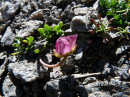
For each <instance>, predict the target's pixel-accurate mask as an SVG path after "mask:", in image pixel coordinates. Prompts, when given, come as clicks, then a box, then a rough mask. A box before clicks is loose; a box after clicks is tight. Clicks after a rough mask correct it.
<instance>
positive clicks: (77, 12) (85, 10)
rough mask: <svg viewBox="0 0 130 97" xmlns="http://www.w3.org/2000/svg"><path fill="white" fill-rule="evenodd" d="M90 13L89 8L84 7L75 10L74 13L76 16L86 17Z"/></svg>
mask: <svg viewBox="0 0 130 97" xmlns="http://www.w3.org/2000/svg"><path fill="white" fill-rule="evenodd" d="M88 11H89V8H88V7H82V8H75V9H74V13H75V15H86V14H87V13H88Z"/></svg>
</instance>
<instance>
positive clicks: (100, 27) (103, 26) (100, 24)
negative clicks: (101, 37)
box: [89, 14, 115, 34]
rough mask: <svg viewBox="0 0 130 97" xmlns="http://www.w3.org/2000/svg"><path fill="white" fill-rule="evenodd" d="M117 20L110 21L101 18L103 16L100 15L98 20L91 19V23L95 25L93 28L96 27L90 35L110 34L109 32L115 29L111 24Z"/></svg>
mask: <svg viewBox="0 0 130 97" xmlns="http://www.w3.org/2000/svg"><path fill="white" fill-rule="evenodd" d="M114 20H115V19H114V18H112V19H110V20H108V18H106V17H105V18H101V14H99V16H98V19H96V20H94V19H92V18H90V21H91V22H92V23H93V26H95V30H89V32H90V33H92V32H93V33H103V34H105V33H108V32H109V31H111V30H113V28H112V27H111V26H110V24H111V23H112V22H113V21H114Z"/></svg>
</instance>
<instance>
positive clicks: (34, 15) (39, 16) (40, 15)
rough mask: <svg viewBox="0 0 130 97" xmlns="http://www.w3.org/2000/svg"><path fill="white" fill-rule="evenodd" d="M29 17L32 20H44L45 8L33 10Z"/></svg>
mask: <svg viewBox="0 0 130 97" xmlns="http://www.w3.org/2000/svg"><path fill="white" fill-rule="evenodd" d="M29 18H30V19H32V20H41V21H43V20H44V15H43V9H39V10H37V11H35V12H33V13H32V14H31V15H30V17H29Z"/></svg>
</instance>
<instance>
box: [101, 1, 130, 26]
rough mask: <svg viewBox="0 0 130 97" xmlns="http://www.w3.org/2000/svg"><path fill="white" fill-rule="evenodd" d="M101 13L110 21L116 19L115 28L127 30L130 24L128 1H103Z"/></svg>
mask: <svg viewBox="0 0 130 97" xmlns="http://www.w3.org/2000/svg"><path fill="white" fill-rule="evenodd" d="M100 6H101V7H100V8H101V9H100V13H101V14H102V16H107V17H108V19H110V18H115V21H114V22H113V26H114V27H117V26H120V27H123V28H125V27H126V26H127V25H128V22H130V21H129V20H130V5H129V4H128V2H127V1H126V0H101V2H100Z"/></svg>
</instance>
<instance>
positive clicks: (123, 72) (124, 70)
mask: <svg viewBox="0 0 130 97" xmlns="http://www.w3.org/2000/svg"><path fill="white" fill-rule="evenodd" d="M113 69H114V73H115V74H116V75H117V76H119V77H121V79H122V80H128V79H129V78H130V75H129V73H128V71H129V66H128V65H127V64H124V65H123V66H122V67H121V68H120V67H116V66H113Z"/></svg>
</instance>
